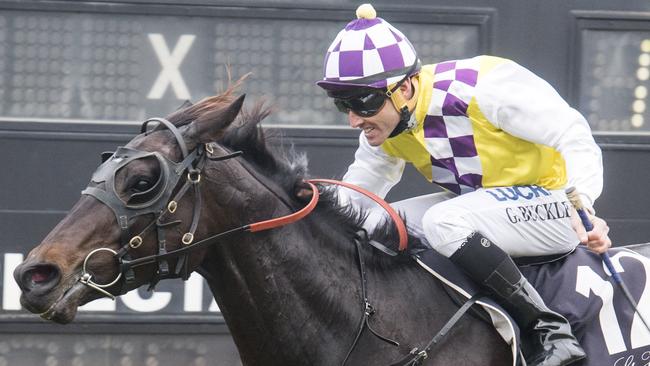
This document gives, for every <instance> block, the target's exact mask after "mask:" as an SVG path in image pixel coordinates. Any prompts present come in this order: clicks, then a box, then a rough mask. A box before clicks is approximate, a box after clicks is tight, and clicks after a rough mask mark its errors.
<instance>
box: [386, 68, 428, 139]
mask: <svg viewBox="0 0 650 366" xmlns="http://www.w3.org/2000/svg"><path fill="white" fill-rule="evenodd" d="M402 82H403V81H401V82H399V83H397V85H396V86H393V87H392V88H391V89H390V90H389V91H388V92H386V94H387V95H388V96H389V97H390V100H391V102H392V103H393V105H394V106H395V108H396V109H397V111H398V112H399V122H398V123H397V126H395V129H394V130H393V132H391V133H390V135H389V136H388V138H391V137H395V136H397V135H399V134H400V133H402V132H404V131H405V130H407V129H411V128H413V127H414V126H415V123H416V122H415V121H413V122H411V114H412V113H413V111H414V110H415V105H416V104H417V101H418V95H419V92H420V90H419V88H416V87H415V85H414V84H413V83H411V85H412V87H413V96H412V97H411V99H410V100H406V98H404V94H402V91H401V90H400V89H399V86H400V85H401V84H402Z"/></svg>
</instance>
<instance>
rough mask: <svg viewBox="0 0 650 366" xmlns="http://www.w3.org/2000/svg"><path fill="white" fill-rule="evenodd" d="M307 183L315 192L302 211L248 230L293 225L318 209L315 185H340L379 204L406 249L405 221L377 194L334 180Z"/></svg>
mask: <svg viewBox="0 0 650 366" xmlns="http://www.w3.org/2000/svg"><path fill="white" fill-rule="evenodd" d="M306 183H307V184H309V186H310V187H311V190H312V192H313V194H312V197H311V201H309V203H308V204H307V206H305V207H303V208H302V209H301V210H300V211H297V212H294V213H292V214H290V215H287V216H282V217H278V218H275V219H271V220H265V221H260V222H256V223H254V224H250V225H249V226H248V230H249V231H250V232H256V231H262V230H268V229H273V228H276V227H280V226H284V225H287V224H291V223H293V222H296V221H298V220H300V219H302V218H303V217H305V216H307V215H308V214H309V213H310V212H311V211H312V210H313V209H314V208H315V207H316V204H317V203H318V198H319V197H320V193H319V192H318V188H317V187H316V185H314V183H328V184H335V185H339V186H343V187H346V188H350V189H352V190H355V191H357V192H359V193H361V194H364V195H365V196H367V197H369V198H370V199H372V200H373V201H375V202H377V203H378V204H379V205H380V206H381V207H383V208H384V210H386V212H388V215H390V217H391V218H392V219H393V221H394V222H395V226H397V233H398V234H399V250H400V251H403V250H405V249H406V245H407V240H408V239H407V235H406V226H405V225H404V221H402V218H401V217H400V216H399V215H398V214H397V212H395V210H394V209H393V208H392V207H391V206H390V205H389V204H388V203H387V202H386V201H384V200H383V199H381V198H380V197H379V196H377V195H376V194H374V193H372V192H370V191H368V190H365V189H363V188H361V187H359V186H356V185H354V184H350V183H346V182H341V181H338V180H334V179H310V180H308V181H307V182H306Z"/></svg>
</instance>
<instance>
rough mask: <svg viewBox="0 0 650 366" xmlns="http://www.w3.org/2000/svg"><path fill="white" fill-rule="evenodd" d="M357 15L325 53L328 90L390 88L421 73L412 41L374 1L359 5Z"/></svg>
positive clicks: (323, 84) (322, 83)
mask: <svg viewBox="0 0 650 366" xmlns="http://www.w3.org/2000/svg"><path fill="white" fill-rule="evenodd" d="M356 13H357V19H355V20H353V21H351V22H350V23H348V24H347V25H346V26H345V28H344V29H343V30H341V31H340V32H339V33H338V35H337V36H336V38H335V39H334V41H333V42H332V44H331V45H330V46H329V48H328V49H327V54H326V55H325V65H324V75H323V79H322V80H320V81H318V82H317V83H316V84H317V85H318V86H320V87H321V88H323V89H325V90H327V91H337V90H345V89H354V88H359V87H366V88H368V87H369V88H388V87H390V86H391V85H392V84H395V83H398V82H399V81H401V80H402V79H404V78H405V77H408V76H411V75H414V74H417V73H418V71H419V70H420V62H419V60H418V58H417V54H416V52H415V48H413V45H411V42H409V40H408V39H407V38H406V36H404V34H403V33H402V32H400V31H399V30H398V29H397V28H395V27H393V26H392V25H390V23H388V22H387V21H385V20H384V19H382V18H378V17H377V12H376V11H375V9H374V8H373V7H372V5H370V4H363V5H361V6H359V8H358V9H357V12H356Z"/></svg>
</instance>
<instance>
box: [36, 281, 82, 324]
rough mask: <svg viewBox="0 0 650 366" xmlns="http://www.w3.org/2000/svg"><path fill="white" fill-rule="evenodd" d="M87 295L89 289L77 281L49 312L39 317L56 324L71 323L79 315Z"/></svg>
mask: <svg viewBox="0 0 650 366" xmlns="http://www.w3.org/2000/svg"><path fill="white" fill-rule="evenodd" d="M86 293H88V288H87V287H86V286H85V285H84V284H82V283H81V282H79V281H75V282H74V283H73V284H72V286H70V287H69V288H68V289H67V290H65V291H63V293H62V294H61V296H60V297H59V298H58V299H57V300H55V301H54V302H53V303H52V305H50V307H49V308H48V309H47V310H45V311H44V312H43V313H41V314H39V315H40V317H41V318H43V319H45V320H50V321H53V322H55V323H60V324H67V323H70V322H71V321H73V320H74V318H75V316H76V315H77V308H78V307H79V306H80V305H82V304H81V301H82V298H83V297H84V294H86Z"/></svg>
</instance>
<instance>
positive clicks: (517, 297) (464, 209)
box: [423, 187, 585, 366]
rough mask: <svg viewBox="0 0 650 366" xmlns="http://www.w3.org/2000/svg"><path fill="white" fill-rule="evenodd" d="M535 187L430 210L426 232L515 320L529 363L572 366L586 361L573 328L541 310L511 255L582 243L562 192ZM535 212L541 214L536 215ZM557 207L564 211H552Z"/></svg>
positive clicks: (469, 197) (474, 196) (483, 194)
mask: <svg viewBox="0 0 650 366" xmlns="http://www.w3.org/2000/svg"><path fill="white" fill-rule="evenodd" d="M535 189H537V188H530V190H529V191H526V192H525V193H524V188H522V187H520V188H519V189H518V190H519V191H520V193H522V194H521V197H518V196H517V194H514V193H513V194H512V195H511V196H510V197H511V198H512V199H505V200H504V199H503V197H506V196H501V195H495V193H503V192H500V191H492V192H489V191H490V190H484V189H481V190H478V191H476V192H472V193H467V194H464V195H462V196H459V197H456V198H453V199H451V200H448V201H445V202H442V203H440V204H438V205H435V206H433V207H432V208H430V209H429V210H428V211H427V212H426V213H425V215H424V217H423V229H424V234H425V236H426V238H427V240H428V241H429V243H431V244H432V246H433V247H434V248H435V249H436V250H437V251H439V252H440V253H441V254H443V255H445V256H447V257H449V258H450V259H451V260H452V261H453V262H454V263H456V264H457V265H458V266H460V267H461V268H462V269H463V270H464V271H465V272H466V273H467V274H468V275H469V277H470V278H472V280H474V281H475V282H476V283H478V284H479V285H481V286H482V287H483V288H484V289H487V290H488V291H489V292H490V293H491V294H492V295H494V296H495V300H497V301H498V302H499V303H500V304H501V305H502V306H503V307H504V308H505V309H506V310H507V311H508V312H509V313H510V314H511V315H512V316H513V318H514V319H515V321H516V322H517V324H518V325H519V327H520V328H521V330H522V332H523V335H522V341H523V344H522V351H523V352H524V356H525V358H526V362H527V364H528V365H534V366H538V365H544V366H550V365H568V364H570V363H572V362H574V361H577V360H580V359H582V358H584V357H585V353H584V351H583V350H582V348H581V347H580V345H579V344H578V342H577V340H576V339H575V337H574V336H573V335H572V333H571V326H570V325H569V323H568V321H567V320H566V319H565V318H564V317H562V316H561V315H560V314H557V313H556V312H554V311H552V310H550V309H549V308H548V307H547V306H546V305H545V304H544V301H543V300H542V298H541V297H540V296H539V294H538V293H537V291H536V290H535V289H534V288H533V287H532V285H530V283H529V282H528V281H527V280H526V279H525V277H524V276H523V275H522V274H521V272H520V271H519V269H518V268H517V266H516V265H515V263H514V262H513V261H512V259H511V258H510V255H513V253H515V254H516V255H518V256H526V255H528V256H535V255H549V254H554V253H565V252H568V251H570V250H572V249H573V247H575V245H576V244H577V243H578V240H577V237H576V234H575V233H574V232H573V230H572V229H571V224H570V221H569V218H568V214H567V210H564V209H563V207H565V206H564V204H563V202H564V201H566V196H565V195H564V193H563V192H562V191H546V190H541V191H537V192H536V191H535ZM513 192H514V191H513ZM535 193H537V196H536V195H535ZM537 206H539V207H543V209H535V207H537ZM549 207H551V208H553V210H548V208H549ZM557 207H561V209H560V210H559V211H558V210H555V208H557ZM567 207H568V206H567ZM536 211H537V212H536ZM535 212H536V213H535ZM533 214H535V215H537V216H533ZM516 215H519V216H516ZM533 219H534V220H533ZM486 233H489V234H486ZM484 235H485V236H484ZM487 236H489V237H490V239H494V242H492V241H491V240H489V239H487ZM509 254H510V255H509Z"/></svg>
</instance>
